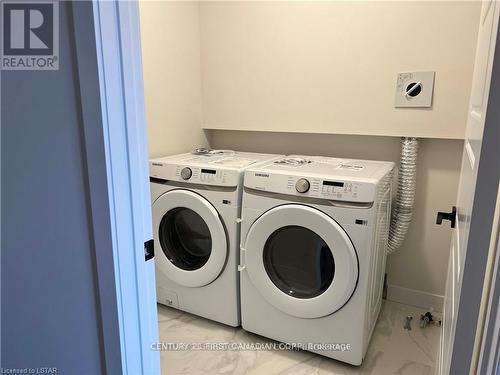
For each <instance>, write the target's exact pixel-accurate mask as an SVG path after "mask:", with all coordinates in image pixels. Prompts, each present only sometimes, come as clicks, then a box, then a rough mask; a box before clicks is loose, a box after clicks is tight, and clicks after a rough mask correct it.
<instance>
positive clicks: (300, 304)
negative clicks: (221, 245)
mask: <svg viewBox="0 0 500 375" xmlns="http://www.w3.org/2000/svg"><path fill="white" fill-rule="evenodd" d="M244 252H245V263H246V269H247V271H248V275H249V277H250V280H251V282H252V283H253V285H254V286H255V287H256V288H257V289H258V291H259V292H260V293H261V295H262V296H263V297H264V298H265V299H266V300H267V301H268V302H269V303H270V304H272V305H273V306H275V307H276V308H277V309H279V310H281V311H283V312H284V313H286V314H289V315H293V316H296V317H300V318H319V317H322V316H326V315H329V314H332V313H334V312H335V311H337V310H339V309H340V308H341V307H342V306H344V304H346V303H347V301H348V300H349V299H350V298H351V296H352V294H353V293H354V290H355V288H356V283H357V280H358V258H357V255H356V251H355V249H354V246H353V244H352V242H351V240H350V239H349V236H348V235H347V234H346V232H345V231H344V230H343V229H342V227H341V226H340V225H339V224H338V223H337V222H336V221H335V220H333V219H332V218H331V217H330V216H328V215H326V214H325V213H324V212H322V211H320V210H317V209H315V208H312V207H309V206H305V205H299V204H286V205H282V206H277V207H275V208H272V209H271V210H269V211H267V212H266V213H264V214H263V215H262V216H260V217H259V218H258V219H257V220H256V221H255V222H254V223H253V224H252V226H251V227H250V230H249V232H248V235H247V239H246V241H245V246H244Z"/></svg>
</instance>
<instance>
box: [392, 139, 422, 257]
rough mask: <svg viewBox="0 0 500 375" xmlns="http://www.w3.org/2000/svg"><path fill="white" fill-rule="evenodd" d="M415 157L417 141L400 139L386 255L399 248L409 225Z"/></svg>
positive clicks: (415, 167)
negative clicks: (398, 164)
mask: <svg viewBox="0 0 500 375" xmlns="http://www.w3.org/2000/svg"><path fill="white" fill-rule="evenodd" d="M417 157H418V139H416V138H409V137H403V138H401V156H400V166H399V173H398V187H397V196H396V201H395V207H394V211H393V214H392V218H391V226H390V228H389V242H388V246H387V253H388V254H392V253H393V252H395V251H396V250H397V249H398V248H399V247H400V246H401V244H402V243H403V240H404V238H405V236H406V232H407V231H408V227H409V226H410V223H411V218H412V214H413V203H414V202H415V187H416V177H417Z"/></svg>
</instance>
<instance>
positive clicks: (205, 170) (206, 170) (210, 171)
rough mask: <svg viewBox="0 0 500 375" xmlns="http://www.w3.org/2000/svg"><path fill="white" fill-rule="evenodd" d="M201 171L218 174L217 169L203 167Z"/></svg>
mask: <svg viewBox="0 0 500 375" xmlns="http://www.w3.org/2000/svg"><path fill="white" fill-rule="evenodd" d="M201 173H210V174H216V173H217V171H216V170H215V169H202V170H201Z"/></svg>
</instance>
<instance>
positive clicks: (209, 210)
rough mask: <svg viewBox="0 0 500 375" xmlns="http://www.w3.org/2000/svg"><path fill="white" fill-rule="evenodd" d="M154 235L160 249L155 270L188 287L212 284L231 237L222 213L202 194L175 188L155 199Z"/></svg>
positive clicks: (224, 258)
mask: <svg viewBox="0 0 500 375" xmlns="http://www.w3.org/2000/svg"><path fill="white" fill-rule="evenodd" d="M152 208H153V228H154V232H153V236H154V240H155V247H156V248H157V249H160V248H161V250H162V251H161V252H160V251H158V256H157V257H156V258H155V259H156V262H155V263H156V269H157V272H158V273H161V274H162V276H165V277H166V278H168V279H170V280H172V281H174V282H175V283H177V284H179V285H183V286H188V287H201V286H204V285H207V284H210V283H211V282H212V281H214V280H215V279H216V278H217V277H218V276H219V275H220V273H221V272H222V270H223V268H224V265H225V263H226V259H227V251H228V249H227V246H228V240H227V236H226V231H225V228H224V225H223V223H222V220H221V217H220V216H219V213H218V212H217V210H216V209H215V207H214V206H213V205H212V204H211V203H210V202H209V201H208V200H207V199H206V198H204V197H203V196H201V195H200V194H197V193H195V192H193V191H189V190H184V189H174V190H171V191H168V192H166V193H164V194H163V195H161V196H160V197H159V198H158V199H156V200H155V201H154V202H153V207H152Z"/></svg>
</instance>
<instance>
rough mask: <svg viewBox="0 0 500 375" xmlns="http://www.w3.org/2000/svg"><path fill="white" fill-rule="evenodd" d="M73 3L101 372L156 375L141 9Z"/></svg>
mask: <svg viewBox="0 0 500 375" xmlns="http://www.w3.org/2000/svg"><path fill="white" fill-rule="evenodd" d="M71 6H72V10H73V11H72V17H73V21H74V41H75V46H76V48H75V55H76V61H77V70H78V71H77V74H78V81H79V82H78V84H79V87H80V99H81V108H82V110H81V111H82V112H81V117H82V122H83V133H84V134H83V143H84V150H85V160H84V164H85V167H86V168H87V171H88V186H89V195H90V200H91V210H92V211H91V216H92V217H91V220H92V223H91V225H92V228H93V232H94V233H93V235H94V251H95V254H94V259H95V264H96V270H97V282H96V284H97V285H96V288H97V290H98V295H99V303H98V306H99V312H98V313H99V315H100V325H101V329H102V332H103V333H102V340H103V342H104V353H103V355H102V357H103V359H102V360H103V368H104V369H105V372H106V373H126V374H159V373H160V355H159V352H158V351H155V350H153V348H154V344H155V343H157V342H158V318H157V308H156V285H155V265H154V259H150V260H148V261H146V257H145V243H146V242H147V241H148V240H150V239H152V224H151V201H150V190H149V172H148V152H147V141H146V123H145V115H144V92H143V79H142V61H141V53H140V51H141V46H140V28H139V5H138V2H136V1H116V2H115V1H113V2H111V1H95V0H94V1H77V2H73V3H72V5H71ZM138 51H139V53H138ZM89 57H90V58H89Z"/></svg>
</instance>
